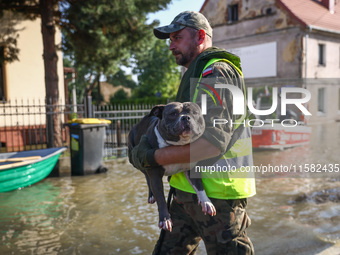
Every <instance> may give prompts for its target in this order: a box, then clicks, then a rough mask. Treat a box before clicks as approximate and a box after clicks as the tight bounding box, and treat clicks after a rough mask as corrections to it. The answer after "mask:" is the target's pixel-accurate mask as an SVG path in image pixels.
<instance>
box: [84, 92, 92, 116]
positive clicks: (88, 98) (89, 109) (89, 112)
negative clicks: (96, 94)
mask: <svg viewBox="0 0 340 255" xmlns="http://www.w3.org/2000/svg"><path fill="white" fill-rule="evenodd" d="M85 109H86V117H87V118H92V116H93V112H92V96H90V95H87V94H86V96H85Z"/></svg>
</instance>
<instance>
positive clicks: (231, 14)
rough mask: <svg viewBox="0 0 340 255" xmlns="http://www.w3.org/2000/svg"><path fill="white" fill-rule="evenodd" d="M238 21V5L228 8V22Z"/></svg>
mask: <svg viewBox="0 0 340 255" xmlns="http://www.w3.org/2000/svg"><path fill="white" fill-rule="evenodd" d="M235 21H238V4H233V5H229V6H228V22H235Z"/></svg>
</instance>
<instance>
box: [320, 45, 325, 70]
mask: <svg viewBox="0 0 340 255" xmlns="http://www.w3.org/2000/svg"><path fill="white" fill-rule="evenodd" d="M325 49H326V46H325V45H324V44H319V65H320V66H325V65H326V56H325V55H326V54H325V53H326V50H325Z"/></svg>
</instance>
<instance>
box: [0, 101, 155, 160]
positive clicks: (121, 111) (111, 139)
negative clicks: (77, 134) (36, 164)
mask: <svg viewBox="0 0 340 255" xmlns="http://www.w3.org/2000/svg"><path fill="white" fill-rule="evenodd" d="M54 107H57V109H58V111H57V112H56V111H55V109H54ZM151 108H152V106H151V105H149V104H140V105H117V106H99V107H96V106H93V107H92V109H91V110H92V112H91V115H90V116H93V117H94V118H102V119H108V120H110V121H111V124H110V125H108V126H107V127H106V132H105V134H106V137H105V146H104V157H105V159H110V158H116V157H125V156H126V155H127V139H128V133H129V131H130V130H131V128H132V127H133V126H134V125H135V124H136V123H137V122H138V121H139V120H140V119H141V118H143V117H144V116H145V115H146V114H148V113H149V112H150V109H151ZM52 114H60V118H59V119H60V121H61V125H60V127H61V129H62V130H61V134H62V140H63V143H64V145H65V146H68V145H69V132H68V128H65V125H64V124H65V123H67V122H68V121H69V120H70V119H71V118H73V117H77V118H85V117H86V116H88V114H86V111H85V105H84V104H77V105H71V104H69V105H66V104H62V102H60V103H59V104H58V105H55V106H54V105H52V104H51V103H50V101H45V100H39V99H38V100H27V101H24V100H13V101H2V102H0V142H1V143H0V150H1V152H10V151H23V150H33V149H42V148H46V147H47V144H48V137H49V136H48V132H49V131H48V129H47V128H46V119H47V116H49V115H52ZM50 132H51V131H50Z"/></svg>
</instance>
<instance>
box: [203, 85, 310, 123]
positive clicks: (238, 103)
mask: <svg viewBox="0 0 340 255" xmlns="http://www.w3.org/2000/svg"><path fill="white" fill-rule="evenodd" d="M209 87H210V89H211V90H212V91H213V93H214V94H215V96H217V98H218V100H219V102H220V104H221V106H222V107H223V105H222V101H221V99H220V97H219V95H218V93H217V92H216V90H215V89H228V90H229V91H230V92H231V93H232V95H233V115H245V114H247V107H246V106H248V109H249V111H250V113H252V114H254V115H255V116H266V115H270V114H272V113H274V112H275V111H277V108H278V101H279V100H278V97H279V96H278V93H277V92H278V88H276V87H273V91H272V105H271V107H270V108H269V109H265V110H261V109H256V108H255V107H254V104H253V100H252V98H253V88H252V87H249V88H248V89H247V92H248V93H247V94H248V96H247V98H246V96H245V95H244V93H243V92H242V90H241V89H240V88H238V87H236V86H235V85H228V84H215V85H214V88H212V87H211V86H209ZM205 91H206V90H205ZM289 93H295V94H301V98H288V97H287V95H288V94H289ZM207 94H208V95H209V96H210V97H213V95H212V94H211V93H207ZM207 94H202V95H201V109H202V114H203V115H206V114H207ZM280 97H281V98H280V108H279V110H280V115H281V116H285V115H287V105H295V106H296V107H297V108H298V109H299V110H300V111H301V113H302V114H303V115H305V116H311V115H312V114H311V113H310V112H309V111H308V110H307V108H306V107H305V104H306V103H308V102H309V100H310V99H311V93H310V92H309V91H308V90H307V89H304V88H293V87H282V88H281V94H280ZM265 121H266V122H269V123H271V124H272V125H274V123H275V122H277V121H280V119H266V120H265ZM218 124H228V120H226V119H214V126H215V125H218ZM229 124H231V125H240V124H242V125H248V126H250V127H255V126H256V127H259V126H263V125H264V121H263V120H261V119H252V120H243V121H242V122H241V123H236V122H234V123H233V122H232V121H231V123H229ZM281 125H282V126H284V127H295V126H297V125H298V122H297V121H296V120H292V119H284V120H281Z"/></svg>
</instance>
